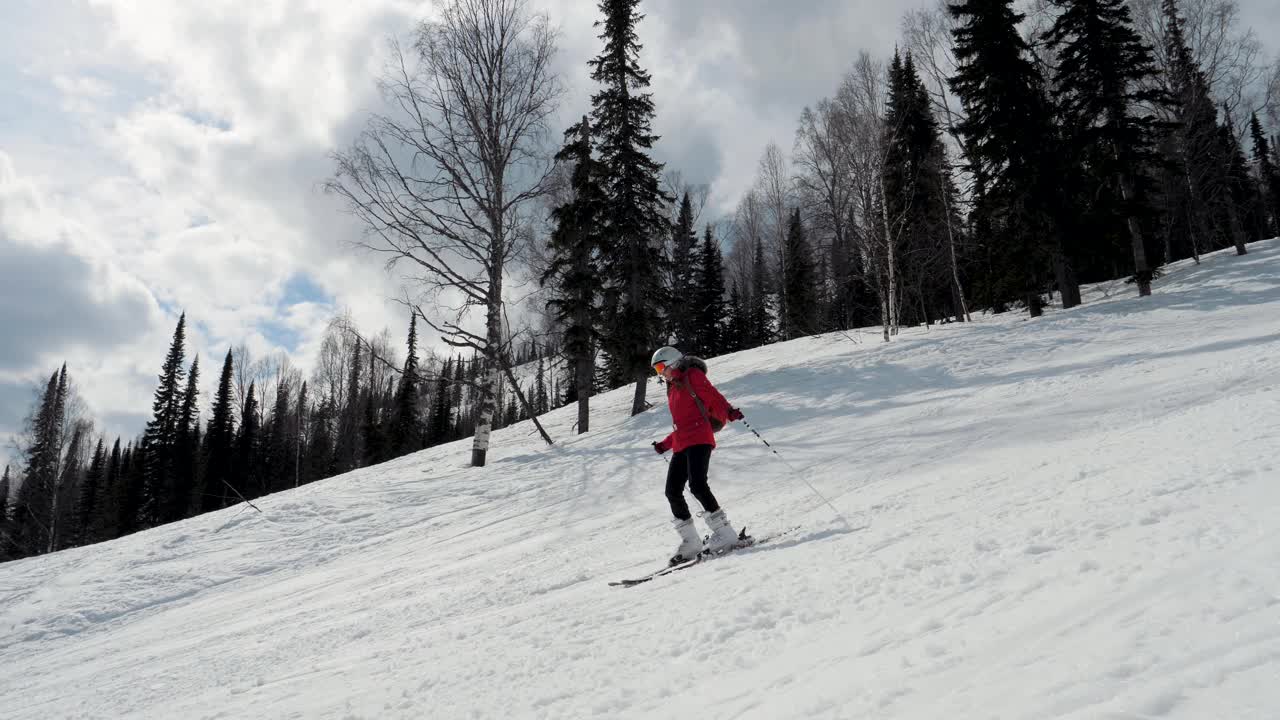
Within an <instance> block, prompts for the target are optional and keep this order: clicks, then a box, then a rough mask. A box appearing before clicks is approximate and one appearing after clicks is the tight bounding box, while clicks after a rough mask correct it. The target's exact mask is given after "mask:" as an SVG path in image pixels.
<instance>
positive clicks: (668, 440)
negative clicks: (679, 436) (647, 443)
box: [658, 432, 676, 450]
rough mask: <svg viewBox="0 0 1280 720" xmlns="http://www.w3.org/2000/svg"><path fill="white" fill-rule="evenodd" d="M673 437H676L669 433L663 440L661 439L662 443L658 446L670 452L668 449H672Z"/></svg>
mask: <svg viewBox="0 0 1280 720" xmlns="http://www.w3.org/2000/svg"><path fill="white" fill-rule="evenodd" d="M675 437H676V434H675V433H674V432H673V433H671V434H670V435H668V436H666V437H665V438H663V439H662V442H660V443H658V445H659V446H660V447H661V448H662V449H663V450H670V449H671V448H672V447H673V446H672V444H671V441H672V440H674V439H675Z"/></svg>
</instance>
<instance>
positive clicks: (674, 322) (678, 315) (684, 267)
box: [667, 193, 704, 349]
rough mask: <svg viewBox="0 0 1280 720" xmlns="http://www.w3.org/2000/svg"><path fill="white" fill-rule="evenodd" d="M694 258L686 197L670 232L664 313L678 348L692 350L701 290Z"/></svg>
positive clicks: (693, 233)
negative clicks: (667, 299)
mask: <svg viewBox="0 0 1280 720" xmlns="http://www.w3.org/2000/svg"><path fill="white" fill-rule="evenodd" d="M700 259H701V258H700V256H699V254H698V234H697V231H695V230H694V228H693V204H692V203H691V202H690V201H689V193H685V194H684V198H683V199H682V200H681V201H680V211H679V214H678V215H677V216H676V223H675V225H674V226H673V227H672V228H671V293H670V296H671V301H670V303H669V305H668V309H667V318H668V322H669V325H670V327H669V328H668V331H669V333H670V334H671V335H673V336H675V343H676V345H677V346H679V347H684V348H689V349H694V348H697V347H699V344H700V343H702V342H703V341H704V340H703V337H702V336H701V334H700V333H701V331H702V328H701V327H699V323H698V320H697V313H696V308H697V307H698V305H697V302H698V297H699V293H700V292H701V290H702V285H701V280H702V270H703V269H702V267H701V265H700V262H699V261H700Z"/></svg>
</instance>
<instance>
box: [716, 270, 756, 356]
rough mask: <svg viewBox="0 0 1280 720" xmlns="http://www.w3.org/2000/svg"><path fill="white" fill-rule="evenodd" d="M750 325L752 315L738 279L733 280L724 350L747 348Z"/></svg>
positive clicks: (732, 350) (728, 351) (733, 350)
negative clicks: (739, 287)
mask: <svg viewBox="0 0 1280 720" xmlns="http://www.w3.org/2000/svg"><path fill="white" fill-rule="evenodd" d="M749 326H750V315H749V314H748V313H747V305H746V303H745V302H744V301H743V299H742V293H741V292H740V291H739V290H738V281H737V280H735V281H733V285H732V286H731V288H730V290H729V319H728V321H727V322H726V323H725V327H724V337H723V338H722V340H723V350H724V352H726V353H732V352H738V351H739V350H745V349H746V347H747V345H746V341H747V328H748V327H749Z"/></svg>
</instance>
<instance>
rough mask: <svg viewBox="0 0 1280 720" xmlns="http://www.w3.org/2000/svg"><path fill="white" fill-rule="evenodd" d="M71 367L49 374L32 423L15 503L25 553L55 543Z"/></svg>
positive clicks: (16, 528)
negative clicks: (21, 478) (64, 423)
mask: <svg viewBox="0 0 1280 720" xmlns="http://www.w3.org/2000/svg"><path fill="white" fill-rule="evenodd" d="M66 389H67V368H66V365H63V366H62V370H61V371H60V372H55V373H54V374H53V375H52V376H50V377H49V383H48V385H46V387H45V391H44V394H43V395H42V396H41V399H40V402H39V404H38V410H37V411H36V413H35V415H34V417H33V418H32V419H31V421H30V422H29V425H28V433H27V434H28V436H29V437H30V438H31V444H30V445H29V446H28V447H27V448H25V452H24V454H25V456H26V469H25V470H24V472H23V482H22V485H21V486H20V487H19V488H18V495H17V498H16V502H15V503H14V510H13V512H14V522H13V526H14V537H15V538H16V542H17V545H18V554H19V555H21V556H28V555H37V554H41V553H46V552H52V551H53V549H54V543H55V541H56V540H55V538H56V536H55V526H56V520H55V518H56V517H57V507H56V502H57V496H58V480H59V479H60V478H61V470H62V468H61V462H62V442H63V437H62V431H63V421H64V413H65V409H66Z"/></svg>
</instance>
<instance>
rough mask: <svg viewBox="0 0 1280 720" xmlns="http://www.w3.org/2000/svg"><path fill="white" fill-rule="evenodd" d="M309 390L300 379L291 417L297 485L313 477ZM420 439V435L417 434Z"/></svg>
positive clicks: (294, 479)
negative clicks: (309, 463) (310, 464)
mask: <svg viewBox="0 0 1280 720" xmlns="http://www.w3.org/2000/svg"><path fill="white" fill-rule="evenodd" d="M310 402H311V398H310V392H309V388H308V386H307V381H306V380H303V381H302V389H301V390H299V391H298V406H297V410H296V411H295V413H294V417H293V428H292V431H291V435H292V437H290V438H289V442H290V444H292V446H293V448H292V449H293V459H292V461H291V462H290V467H291V468H292V469H293V473H294V474H293V486H294V487H297V486H299V485H302V484H303V483H309V482H311V481H312V480H314V479H315V478H314V477H313V476H312V475H311V474H310V470H309V468H308V467H307V465H308V458H310V456H311V453H312V450H313V448H311V447H310V443H309V442H308V440H309V438H310V432H308V430H309V428H308V424H307V413H308V411H309V410H310V409H311V406H310V404H309V403H310ZM419 439H421V436H419Z"/></svg>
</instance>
